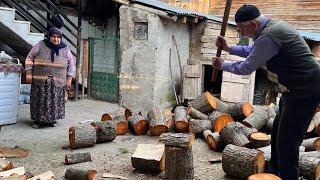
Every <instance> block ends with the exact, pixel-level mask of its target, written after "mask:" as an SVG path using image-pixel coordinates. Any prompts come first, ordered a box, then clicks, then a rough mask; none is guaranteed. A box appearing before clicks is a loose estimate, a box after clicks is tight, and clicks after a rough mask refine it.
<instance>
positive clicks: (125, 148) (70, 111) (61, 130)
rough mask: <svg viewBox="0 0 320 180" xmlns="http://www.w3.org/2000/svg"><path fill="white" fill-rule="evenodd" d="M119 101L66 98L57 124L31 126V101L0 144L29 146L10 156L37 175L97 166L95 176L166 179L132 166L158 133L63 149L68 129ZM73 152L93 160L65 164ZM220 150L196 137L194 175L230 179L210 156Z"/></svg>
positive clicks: (155, 141) (115, 107)
mask: <svg viewBox="0 0 320 180" xmlns="http://www.w3.org/2000/svg"><path fill="white" fill-rule="evenodd" d="M118 108H119V106H118V104H111V103H106V102H101V101H93V100H87V99H86V100H80V101H78V102H67V104H66V118H65V119H64V120H61V121H59V122H58V125H57V127H46V128H41V129H33V128H32V127H31V124H32V121H31V120H30V113H29V105H20V106H19V115H18V120H17V123H16V124H13V125H7V126H3V127H2V129H1V131H0V146H2V147H20V148H23V149H27V150H29V155H28V156H27V157H26V158H10V159H9V160H10V161H12V162H13V163H14V164H15V166H16V167H20V166H24V167H25V169H26V171H28V172H31V173H33V174H34V175H38V174H41V173H44V172H46V171H49V170H52V171H53V172H54V174H55V175H56V177H57V179H64V173H65V170H66V169H68V168H70V167H73V168H87V169H96V170H97V171H98V176H97V178H96V179H103V178H101V177H102V174H103V173H105V172H108V173H111V174H114V175H121V176H124V177H127V178H128V179H164V173H160V174H155V175H149V174H144V173H141V172H137V171H135V170H134V168H132V166H131V160H130V157H131V155H132V154H133V152H134V150H135V148H136V147H137V145H138V144H139V143H152V144H158V143H159V142H158V137H151V136H149V135H143V136H135V135H133V134H131V133H129V132H128V133H127V135H123V136H117V138H116V139H115V140H114V141H113V142H110V143H104V144H96V145H95V146H94V147H90V148H83V149H78V150H71V149H70V148H68V149H62V148H61V147H62V146H64V145H68V143H69V140H68V130H69V127H70V126H73V125H75V124H77V123H79V122H81V121H84V120H90V119H93V120H100V117H101V115H102V114H103V113H106V112H114V111H116V110H118ZM72 152H90V153H91V156H92V159H93V161H92V162H85V163H80V164H75V165H64V156H65V155H66V154H68V153H72ZM220 156H221V153H216V152H213V151H211V150H209V148H208V146H207V144H206V143H205V141H204V140H203V139H196V141H195V143H194V145H193V164H194V173H195V179H210V180H218V179H227V180H231V179H232V178H230V177H226V176H225V173H224V172H223V170H222V167H221V164H215V165H212V164H210V163H209V162H208V160H210V159H212V158H217V157H220Z"/></svg>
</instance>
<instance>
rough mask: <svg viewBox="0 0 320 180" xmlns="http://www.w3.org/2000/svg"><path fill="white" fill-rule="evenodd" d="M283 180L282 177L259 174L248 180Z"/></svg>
mask: <svg viewBox="0 0 320 180" xmlns="http://www.w3.org/2000/svg"><path fill="white" fill-rule="evenodd" d="M262 179H263V180H281V178H280V177H278V176H276V175H274V174H269V173H258V174H253V175H251V176H249V177H248V180H262Z"/></svg>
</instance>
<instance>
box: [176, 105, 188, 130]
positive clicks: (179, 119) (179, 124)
mask: <svg viewBox="0 0 320 180" xmlns="http://www.w3.org/2000/svg"><path fill="white" fill-rule="evenodd" d="M174 122H175V127H176V131H177V132H186V131H188V119H187V109H186V108H185V107H183V106H178V107H176V108H175V109H174Z"/></svg>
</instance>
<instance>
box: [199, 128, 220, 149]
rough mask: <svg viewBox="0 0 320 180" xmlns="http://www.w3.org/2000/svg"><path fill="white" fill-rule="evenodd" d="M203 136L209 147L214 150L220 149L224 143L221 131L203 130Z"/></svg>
mask: <svg viewBox="0 0 320 180" xmlns="http://www.w3.org/2000/svg"><path fill="white" fill-rule="evenodd" d="M203 137H204V139H205V140H206V141H207V144H208V146H209V148H210V149H211V150H213V151H220V150H222V149H223V147H224V145H223V142H222V141H221V138H220V135H219V132H214V133H212V132H211V131H210V130H208V129H207V130H205V131H203Z"/></svg>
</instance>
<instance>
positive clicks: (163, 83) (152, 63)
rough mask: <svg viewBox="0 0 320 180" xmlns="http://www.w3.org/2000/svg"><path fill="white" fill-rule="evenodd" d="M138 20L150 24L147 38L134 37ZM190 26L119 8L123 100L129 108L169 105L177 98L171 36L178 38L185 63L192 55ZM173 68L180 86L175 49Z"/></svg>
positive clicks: (144, 12)
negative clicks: (173, 84)
mask: <svg viewBox="0 0 320 180" xmlns="http://www.w3.org/2000/svg"><path fill="white" fill-rule="evenodd" d="M135 23H145V24H147V25H148V31H147V32H148V38H147V39H143V40H141V39H137V38H135V31H134V29H135ZM189 34H190V33H189V27H188V25H186V24H177V23H174V22H173V21H171V20H166V19H160V18H159V17H158V16H157V15H155V14H153V13H149V12H146V11H143V10H140V9H137V8H133V7H128V6H122V7H121V8H120V50H121V69H120V97H121V100H120V103H121V105H123V106H125V107H127V108H130V109H139V110H148V109H150V108H152V107H156V106H166V105H168V104H169V103H171V102H172V100H173V99H174V95H173V90H172V87H171V78H170V71H169V48H171V47H172V46H173V45H172V35H174V36H175V38H176V40H177V46H178V49H179V53H180V57H181V61H182V66H183V65H184V64H186V62H187V59H188V57H189V38H190V37H189ZM171 60H172V71H173V76H174V81H175V85H176V86H177V87H178V84H179V82H178V80H179V78H180V68H179V65H178V60H177V54H176V49H175V48H173V50H172V59H171Z"/></svg>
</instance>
